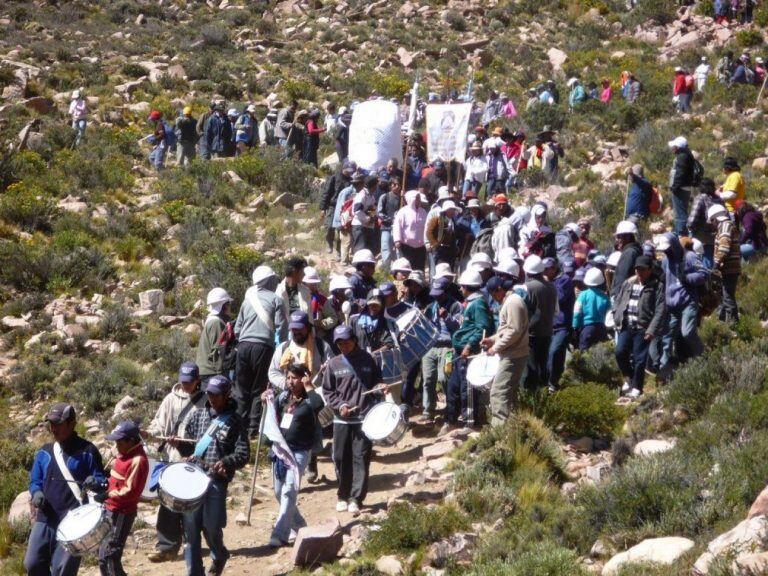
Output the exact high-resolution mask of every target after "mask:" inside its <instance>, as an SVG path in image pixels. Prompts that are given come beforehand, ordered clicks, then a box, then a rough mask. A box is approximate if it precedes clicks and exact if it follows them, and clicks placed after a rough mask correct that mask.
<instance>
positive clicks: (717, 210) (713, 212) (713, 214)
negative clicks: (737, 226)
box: [707, 204, 728, 220]
mask: <svg viewBox="0 0 768 576" xmlns="http://www.w3.org/2000/svg"><path fill="white" fill-rule="evenodd" d="M718 216H728V210H727V209H726V207H725V206H723V205H722V204H712V206H710V207H709V208H707V220H712V218H717V217H718Z"/></svg>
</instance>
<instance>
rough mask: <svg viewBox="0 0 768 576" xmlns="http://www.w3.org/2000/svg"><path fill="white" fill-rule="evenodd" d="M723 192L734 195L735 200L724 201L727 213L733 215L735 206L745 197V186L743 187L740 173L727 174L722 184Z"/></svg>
mask: <svg viewBox="0 0 768 576" xmlns="http://www.w3.org/2000/svg"><path fill="white" fill-rule="evenodd" d="M723 192H733V193H734V194H736V197H735V198H731V199H730V200H726V201H725V207H726V208H728V211H729V212H731V213H733V212H735V211H736V204H737V203H738V204H741V202H743V201H744V197H745V196H746V186H745V185H744V178H743V177H742V176H741V172H731V173H730V174H728V178H726V179H725V184H723Z"/></svg>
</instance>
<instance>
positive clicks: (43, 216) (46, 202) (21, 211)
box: [0, 183, 57, 232]
mask: <svg viewBox="0 0 768 576" xmlns="http://www.w3.org/2000/svg"><path fill="white" fill-rule="evenodd" d="M56 212H57V208H56V203H55V202H54V201H53V199H52V198H50V197H49V196H48V195H47V194H46V193H45V192H43V191H42V190H40V189H39V188H37V187H34V186H29V185H27V184H24V183H18V184H12V185H11V186H9V187H8V189H7V190H6V191H5V192H4V193H3V195H2V196H0V218H1V219H3V220H5V221H6V222H7V223H9V224H15V225H17V226H20V227H21V228H23V229H24V230H28V231H30V232H35V231H37V230H41V231H49V230H50V229H51V223H52V221H53V218H54V217H55V215H56Z"/></svg>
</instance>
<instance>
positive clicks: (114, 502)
mask: <svg viewBox="0 0 768 576" xmlns="http://www.w3.org/2000/svg"><path fill="white" fill-rule="evenodd" d="M148 475H149V461H148V460H147V455H146V453H145V452H144V447H143V446H142V445H141V444H137V445H136V446H134V447H133V448H132V449H131V450H130V451H129V452H128V454H126V455H124V456H123V455H119V456H118V457H117V458H115V462H114V463H113V464H112V471H111V472H110V473H109V488H108V489H107V500H106V501H105V502H104V505H105V506H106V507H107V510H112V511H114V512H122V513H123V514H135V513H136V510H137V507H138V503H139V499H140V498H141V493H142V492H143V491H144V485H145V484H146V483H147V476H148Z"/></svg>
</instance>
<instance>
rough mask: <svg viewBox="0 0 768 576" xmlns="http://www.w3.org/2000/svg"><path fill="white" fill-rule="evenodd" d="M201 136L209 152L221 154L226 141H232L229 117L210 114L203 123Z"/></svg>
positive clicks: (225, 146) (226, 144)
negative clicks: (203, 129) (203, 128)
mask: <svg viewBox="0 0 768 576" xmlns="http://www.w3.org/2000/svg"><path fill="white" fill-rule="evenodd" d="M203 138H204V140H205V142H206V145H207V147H208V151H209V152H212V153H217V154H223V153H224V152H225V151H226V150H227V146H228V142H231V141H232V123H231V122H230V121H229V118H227V117H226V116H218V115H216V114H212V115H211V117H210V118H208V121H207V122H206V123H205V131H204V134H203Z"/></svg>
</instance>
